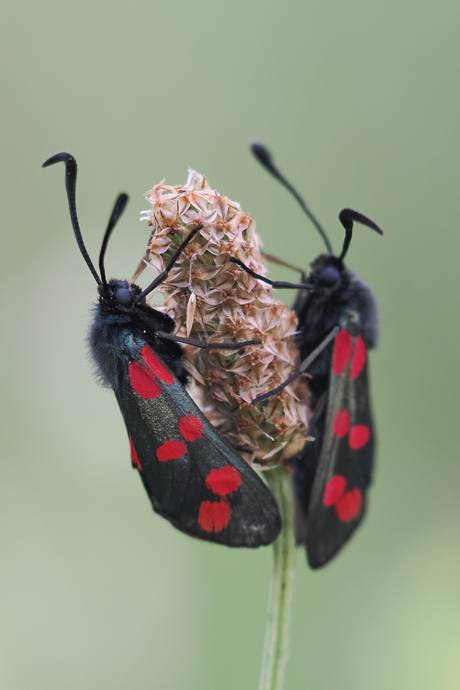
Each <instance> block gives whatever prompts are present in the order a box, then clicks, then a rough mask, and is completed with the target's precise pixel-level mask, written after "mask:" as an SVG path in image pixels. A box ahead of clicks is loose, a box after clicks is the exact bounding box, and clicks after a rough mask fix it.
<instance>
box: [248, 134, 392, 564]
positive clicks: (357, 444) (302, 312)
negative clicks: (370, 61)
mask: <svg viewBox="0 0 460 690" xmlns="http://www.w3.org/2000/svg"><path fill="white" fill-rule="evenodd" d="M252 151H253V153H254V154H255V156H256V157H257V159H258V160H259V162H260V163H262V165H263V166H264V167H265V168H266V169H267V170H268V171H269V172H270V173H271V174H272V175H274V177H276V178H277V179H278V180H279V181H280V182H281V183H282V184H283V185H284V186H285V187H287V189H288V190H289V191H290V192H291V193H292V194H293V195H294V196H295V198H296V199H297V201H298V202H299V203H300V205H301V206H302V209H303V210H304V211H305V213H306V214H307V215H308V216H309V218H310V219H311V220H312V222H313V223H314V225H315V226H316V228H317V229H318V231H319V232H320V234H321V236H322V237H323V239H324V241H325V243H326V247H327V249H328V253H327V254H322V255H321V256H319V257H318V258H317V259H316V260H315V261H314V262H313V264H312V266H311V267H312V271H311V273H310V274H309V275H308V276H305V275H304V274H303V272H302V283H305V285H306V287H307V289H305V288H304V289H301V290H300V291H299V293H298V296H297V298H296V300H295V302H294V305H293V308H294V311H295V312H296V314H297V317H298V319H299V333H298V336H297V342H298V347H299V350H300V355H301V360H302V361H305V360H308V365H307V366H308V373H309V374H310V376H311V379H310V380H309V387H310V390H311V409H312V415H311V419H310V433H311V435H312V436H313V437H314V441H311V442H307V443H306V444H305V446H304V448H303V450H302V451H301V452H300V453H298V454H297V455H296V456H295V457H294V458H292V459H291V460H290V463H291V466H292V469H293V484H294V493H295V498H296V508H297V511H296V513H297V515H296V523H297V524H296V532H297V541H298V543H302V544H305V546H306V550H307V557H308V561H309V564H310V566H311V567H312V568H319V567H321V566H323V565H325V564H326V563H328V561H330V559H331V558H332V557H333V556H334V555H335V554H336V553H337V552H338V551H339V549H340V548H341V547H342V546H343V544H344V543H345V542H346V541H347V539H349V537H350V536H351V534H352V533H353V532H354V530H355V529H356V527H357V526H358V525H359V523H360V521H361V520H362V518H363V515H364V511H365V502H366V489H367V487H368V486H369V484H370V482H371V477H372V466H373V457H374V430H373V424H372V414H371V406H370V398H369V383H368V375H367V350H368V349H369V348H372V347H374V346H375V345H376V341H377V309H376V304H375V300H374V297H373V295H372V292H371V291H370V289H369V288H368V287H367V285H365V284H364V283H362V282H361V281H360V280H358V279H357V278H356V277H355V276H354V275H353V274H352V273H350V271H348V270H347V268H346V267H345V265H344V263H343V259H344V257H345V254H346V252H347V249H348V247H349V244H350V241H351V236H352V228H353V221H356V222H359V223H362V224H363V225H366V226H368V227H370V228H372V229H373V230H375V231H376V232H378V233H379V234H382V230H381V229H380V227H379V226H378V225H377V224H376V223H374V221H372V220H371V219H370V218H368V217H367V216H364V215H363V214H361V213H358V212H357V211H353V210H351V209H344V210H343V211H342V212H341V213H340V215H339V218H340V221H341V223H342V225H343V226H344V228H345V240H344V244H343V248H342V251H341V254H340V256H339V257H336V256H335V255H334V254H333V252H332V247H331V245H330V243H329V240H328V239H327V236H326V234H325V232H324V230H323V228H322V227H321V226H320V225H319V223H318V221H317V220H316V218H315V217H314V216H313V215H312V214H311V212H310V210H309V209H308V208H307V206H306V204H305V202H304V201H303V199H302V198H301V197H300V196H299V194H298V193H297V192H296V190H295V189H294V188H293V187H292V185H290V183H289V182H287V180H286V179H285V178H284V177H283V176H282V175H281V173H280V172H279V171H278V169H277V168H276V167H275V166H274V164H273V160H272V158H271V155H270V153H269V152H268V151H267V149H266V148H265V147H264V146H263V145H262V144H253V147H252ZM274 286H275V287H296V288H299V287H301V284H291V285H289V284H288V283H283V284H277V283H274ZM316 349H318V350H317V353H316V354H315V352H314V351H315V350H316ZM318 351H319V353H318ZM307 366H304V367H302V366H301V367H300V369H301V370H302V371H305V369H306V368H307ZM280 388H282V386H281V387H280ZM277 390H278V389H277ZM272 393H273V391H272ZM262 397H266V396H261V398H262ZM257 401H258V399H256V401H255V402H257Z"/></svg>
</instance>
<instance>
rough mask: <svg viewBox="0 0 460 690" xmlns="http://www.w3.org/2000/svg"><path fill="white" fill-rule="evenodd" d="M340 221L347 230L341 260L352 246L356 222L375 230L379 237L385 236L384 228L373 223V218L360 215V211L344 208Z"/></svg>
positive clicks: (340, 214)
mask: <svg viewBox="0 0 460 690" xmlns="http://www.w3.org/2000/svg"><path fill="white" fill-rule="evenodd" d="M339 220H340V222H341V223H342V225H343V227H344V228H345V239H344V241H343V247H342V251H341V253H340V256H339V259H340V260H342V259H344V258H345V255H346V253H347V251H348V247H349V246H350V242H351V237H352V235H353V222H354V221H355V222H356V223H361V225H366V226H367V227H368V228H371V229H372V230H375V232H378V234H379V235H383V230H382V228H381V227H380V226H379V225H377V223H376V222H375V221H373V220H372V218H369V216H365V215H364V213H360V212H359V211H354V210H353V209H352V208H344V209H343V210H342V211H340V213H339Z"/></svg>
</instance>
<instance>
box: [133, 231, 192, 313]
mask: <svg viewBox="0 0 460 690" xmlns="http://www.w3.org/2000/svg"><path fill="white" fill-rule="evenodd" d="M202 227H203V225H201V224H200V225H197V226H196V228H194V229H193V230H192V231H191V232H190V233H189V234H188V235H187V237H186V238H185V240H184V241H183V242H182V244H181V245H180V246H179V247H178V248H177V249H176V251H175V252H174V254H173V255H172V257H171V258H170V260H169V262H168V265H167V266H166V268H165V270H164V271H162V272H161V273H159V274H158V275H157V277H156V278H155V280H152V282H151V283H150V285H147V287H146V288H145V290H143V291H142V292H141V294H140V295H138V296H137V297H136V299H135V300H134V301H135V302H139V300H141V299H142V298H143V297H146V295H148V294H149V293H150V292H152V290H155V288H156V287H158V285H160V283H162V282H163V281H164V280H166V278H167V277H168V273H169V272H170V271H171V269H172V267H173V266H174V264H175V263H176V261H177V259H178V258H179V256H180V255H181V254H182V252H183V251H184V249H185V247H186V246H187V245H188V243H189V242H190V241H191V240H192V238H193V237H194V236H195V235H196V233H197V232H198V230H201V228H202Z"/></svg>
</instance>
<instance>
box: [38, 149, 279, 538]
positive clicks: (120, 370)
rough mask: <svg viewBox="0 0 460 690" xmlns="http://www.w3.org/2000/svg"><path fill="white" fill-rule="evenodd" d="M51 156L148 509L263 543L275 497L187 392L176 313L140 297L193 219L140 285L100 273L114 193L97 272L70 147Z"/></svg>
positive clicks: (186, 528)
mask: <svg viewBox="0 0 460 690" xmlns="http://www.w3.org/2000/svg"><path fill="white" fill-rule="evenodd" d="M59 161H61V162H64V163H65V166H66V187H67V195H68V201H69V210H70V216H71V219H72V225H73V228H74V232H75V237H76V239H77V243H78V246H79V248H80V251H81V253H82V255H83V258H84V259H85V261H86V263H87V265H88V267H89V269H90V271H91V273H92V274H93V277H94V278H95V280H96V282H97V284H98V291H99V300H98V303H97V304H96V305H95V309H94V319H93V322H92V325H91V329H90V334H89V346H90V352H91V355H92V357H93V360H94V362H95V365H96V372H97V375H98V377H99V379H100V382H101V383H102V384H103V385H105V386H107V387H109V388H111V389H112V390H113V391H114V393H115V395H116V398H117V400H118V404H119V406H120V409H121V412H122V415H123V418H124V420H125V424H126V428H127V430H128V436H129V445H130V450H131V462H132V466H133V467H134V468H135V469H136V470H138V472H139V475H140V477H141V479H142V481H143V483H144V486H145V489H146V491H147V494H148V496H149V498H150V501H151V503H152V506H153V509H154V510H155V511H156V512H157V513H159V514H160V515H162V516H163V517H165V518H166V519H167V520H169V521H170V522H171V524H173V525H174V526H175V527H177V529H179V530H181V531H183V532H185V533H187V534H189V535H191V536H194V537H198V538H200V539H206V540H208V541H212V542H217V543H219V544H224V545H226V546H248V547H256V546H262V545H266V544H271V543H272V542H273V541H274V540H275V539H276V537H277V536H278V533H279V531H280V528H281V517H280V514H279V509H278V506H277V503H276V501H275V499H274V497H273V495H272V494H271V492H270V490H269V489H268V488H267V486H266V485H265V483H264V482H263V481H262V480H261V479H260V477H259V476H258V475H257V474H256V472H254V470H253V469H251V467H250V466H249V465H248V464H247V463H246V462H245V461H244V460H242V459H241V458H240V457H239V456H238V455H237V454H236V453H235V451H234V450H233V449H232V448H231V447H230V446H229V445H227V443H225V441H224V440H223V439H222V438H221V437H220V436H219V434H218V433H217V432H216V430H215V429H214V427H213V426H212V425H211V424H210V423H209V422H208V420H207V419H206V418H205V417H204V415H203V414H202V412H201V411H200V410H199V408H198V407H197V406H196V405H195V403H194V402H193V400H192V399H191V398H190V396H189V395H188V393H187V392H186V390H185V388H184V385H185V383H186V381H187V374H186V371H185V369H184V366H183V362H182V356H183V352H182V346H181V345H180V344H179V342H175V340H179V341H180V340H181V339H180V338H178V337H177V336H173V335H172V331H173V330H174V327H175V324H174V321H173V320H172V319H171V318H170V317H169V316H167V315H166V314H163V313H161V312H159V311H157V310H155V309H152V308H151V307H149V306H148V305H147V304H146V295H147V294H148V293H149V292H151V291H152V290H153V289H154V288H155V287H156V286H157V285H159V284H160V283H161V282H162V281H163V280H164V279H165V278H166V277H167V274H168V272H169V270H171V268H172V266H173V265H174V263H175V261H176V260H177V258H178V256H179V254H180V252H181V251H182V250H183V249H184V248H185V246H186V245H187V244H188V242H189V241H190V239H191V238H192V237H193V235H194V234H195V233H196V232H197V231H198V230H199V229H200V227H201V226H197V227H196V228H195V230H193V231H192V232H191V233H190V235H189V236H188V237H187V238H186V240H185V241H184V242H183V243H182V245H181V246H180V247H179V249H178V250H177V251H176V252H175V254H174V256H173V257H172V259H171V261H170V262H169V264H168V267H167V268H166V269H165V271H164V272H163V273H162V274H160V275H159V276H158V277H157V278H156V279H155V280H154V281H153V282H152V283H151V284H150V285H149V286H148V287H147V288H146V289H145V290H144V291H142V290H141V288H140V287H138V286H137V285H133V284H130V283H128V282H127V281H123V280H110V281H106V277H105V269H104V255H105V250H106V247H107V242H108V239H109V236H110V234H111V232H112V229H113V227H114V226H115V224H116V222H117V220H118V218H119V217H120V215H121V213H122V212H123V209H124V207H125V205H126V203H127V199H128V198H127V196H126V195H120V197H119V198H118V200H117V202H116V204H115V207H114V211H113V213H112V216H111V218H110V221H109V224H108V227H107V230H106V233H105V236H104V240H103V243H102V248H101V253H100V257H99V270H100V277H99V275H98V273H97V272H96V270H95V268H94V266H93V264H92V262H91V259H90V258H89V256H88V253H87V251H86V248H85V245H84V243H83V239H82V236H81V232H80V228H79V224H78V219H77V212H76V205H75V187H76V175H77V165H76V161H75V159H74V158H73V157H72V156H71V155H70V154H68V153H58V154H56V155H55V156H52V157H51V158H49V159H48V160H47V161H45V163H44V164H43V165H44V166H48V165H51V164H53V163H57V162H59ZM183 340H185V341H186V340H187V339H183ZM188 342H193V344H195V345H199V346H210V344H207V345H204V344H200V343H199V341H188ZM246 344H247V343H246ZM222 345H225V344H220V346H221V347H222ZM212 346H213V347H218V345H217V344H212ZM239 346H244V343H240V344H239ZM227 347H230V345H229V344H227ZM232 347H233V348H235V344H232ZM237 347H238V346H237ZM235 349H236V348H235Z"/></svg>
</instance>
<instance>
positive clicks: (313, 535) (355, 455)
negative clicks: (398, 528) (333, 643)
mask: <svg viewBox="0 0 460 690" xmlns="http://www.w3.org/2000/svg"><path fill="white" fill-rule="evenodd" d="M366 359H367V352H366V347H365V344H364V341H363V339H362V337H361V335H358V336H356V337H353V336H352V335H351V334H350V333H349V332H348V330H346V329H342V330H341V331H339V333H338V334H337V336H336V339H335V344H334V352H333V356H332V366H331V373H330V383H329V390H328V402H327V411H326V421H325V429H324V436H323V441H322V445H321V450H320V456H319V462H318V465H317V468H316V473H315V478H314V481H313V487H312V490H311V497H310V503H309V509H308V517H307V524H306V539H305V541H306V547H307V554H308V560H309V563H310V565H311V567H313V568H319V567H321V566H322V565H324V564H325V563H327V562H328V561H329V560H330V559H331V558H332V557H333V556H334V555H335V554H336V553H337V551H339V549H340V548H341V547H342V545H343V544H344V543H345V542H346V541H347V539H349V537H350V536H351V534H352V533H353V531H354V530H355V529H356V527H357V526H358V525H359V523H360V521H361V520H362V518H363V515H364V511H365V500H366V495H365V492H366V489H367V487H368V486H369V484H370V481H371V474H372V465H373V455H374V437H373V425H372V416H371V409H370V399H369V386H368V379H367V362H366Z"/></svg>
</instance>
